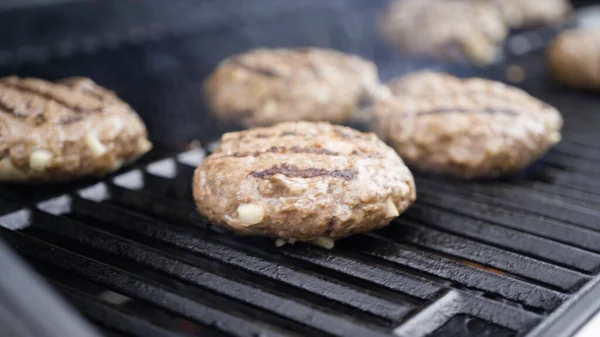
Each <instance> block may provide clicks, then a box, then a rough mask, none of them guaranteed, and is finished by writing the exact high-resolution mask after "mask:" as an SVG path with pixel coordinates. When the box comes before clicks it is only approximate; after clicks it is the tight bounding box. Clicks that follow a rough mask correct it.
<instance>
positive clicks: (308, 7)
mask: <svg viewBox="0 0 600 337" xmlns="http://www.w3.org/2000/svg"><path fill="white" fill-rule="evenodd" d="M284 3H285V4H284ZM384 3H385V2H384V1H369V0H336V1H334V0H331V1H319V0H314V1H303V2H300V1H297V2H296V1H294V2H292V1H288V2H284V1H275V0H271V1H267V0H254V1H252V5H251V4H250V2H247V1H242V0H236V1H234V0H227V1H224V0H219V1H216V0H205V1H186V0H180V1H174V2H167V1H161V0H152V1H143V2H140V1H117V0H107V1H97V2H87V1H77V2H74V3H70V2H67V3H63V4H60V5H54V6H47V7H39V8H34V9H31V8H30V9H26V10H13V11H8V12H0V25H1V26H2V27H3V29H2V30H0V40H1V41H3V44H2V47H3V48H4V49H2V50H0V76H5V75H10V74H18V75H21V76H37V77H45V78H50V79H54V78H60V77H65V76H71V75H83V76H89V77H92V78H93V79H95V80H96V81H97V82H98V83H100V84H102V85H104V86H106V87H109V88H112V89H114V90H115V91H116V92H117V93H118V94H119V95H120V96H121V97H122V98H123V99H124V100H125V101H127V102H129V103H130V104H131V105H132V106H133V107H134V109H135V110H137V111H138V112H139V113H140V115H141V116H142V118H143V119H144V120H145V122H146V124H147V125H148V128H149V132H150V135H151V138H152V140H153V141H154V142H155V144H156V145H157V146H156V148H155V149H154V150H153V151H152V152H151V153H150V154H148V155H147V156H146V157H144V158H143V159H142V160H140V161H139V162H137V163H135V164H133V165H132V166H130V167H127V168H124V169H122V170H121V171H119V172H117V173H115V174H113V175H111V176H109V177H107V178H105V179H96V180H93V179H92V180H83V181H77V182H74V183H70V184H61V185H35V186H20V185H3V186H1V187H0V238H1V239H2V240H3V241H4V242H5V243H7V244H8V246H9V247H10V248H11V249H12V250H13V251H14V252H16V253H18V255H20V256H21V257H22V258H24V260H25V261H26V262H27V264H28V265H29V266H31V267H33V268H34V269H35V271H36V272H37V273H39V275H40V276H41V277H42V278H43V279H44V280H45V281H47V282H46V283H47V284H48V285H50V288H52V289H53V290H54V291H56V292H57V293H58V294H59V295H60V296H61V297H62V298H64V299H66V301H67V302H68V303H70V304H71V305H72V306H73V307H74V308H75V309H77V310H78V311H79V312H80V313H81V314H82V315H83V316H84V317H85V318H86V319H87V320H88V321H90V322H91V323H93V325H94V326H95V329H97V330H98V331H99V332H100V333H101V334H103V335H105V336H143V337H162V336H165V337H167V336H169V337H172V336H173V337H174V336H189V335H195V336H248V337H258V336H261V337H262V336H306V335H311V336H347V337H351V336H357V337H361V336H392V335H396V336H403V337H404V336H406V337H413V336H414V337H421V336H423V337H425V336H427V337H446V336H461V337H463V336H465V337H466V336H490V337H509V336H529V337H545V336H553V337H554V336H556V337H559V336H572V334H573V333H574V332H575V331H577V330H578V329H579V328H580V327H581V326H582V325H583V324H585V323H586V322H587V321H588V320H589V319H590V317H591V316H593V314H594V313H595V312H596V311H597V310H598V309H599V308H600V300H598V299H599V298H600V283H599V282H600V207H599V206H600V199H599V196H600V193H599V192H598V191H599V189H600V169H599V168H598V163H600V145H599V143H598V139H599V137H598V135H597V132H596V130H595V128H596V126H597V125H600V115H598V110H599V109H600V97H598V96H594V95H592V94H587V93H581V92H576V91H570V90H567V89H565V88H562V87H560V86H558V85H556V84H554V83H553V82H552V81H551V80H550V78H549V75H548V74H547V71H546V69H545V67H544V64H543V63H544V62H543V61H542V60H543V47H544V46H545V45H546V44H547V42H548V41H549V39H550V38H551V37H552V35H553V34H554V33H555V30H552V29H546V30H536V31H524V32H516V33H515V35H514V36H513V37H511V39H513V40H512V41H513V42H514V41H515V39H517V40H519V39H520V40H521V41H526V42H527V44H526V48H525V49H523V48H522V43H521V48H518V49H511V48H510V47H511V43H512V42H511V40H509V42H508V44H507V53H506V56H505V58H504V59H503V60H502V61H500V62H499V63H497V64H495V65H493V66H492V67H490V68H487V69H483V70H475V69H472V68H469V67H466V66H452V67H449V66H439V65H435V64H429V63H428V62H427V61H423V60H414V59H410V58H407V57H405V56H402V55H398V54H395V53H394V52H393V51H392V50H391V49H390V48H389V47H385V45H384V44H383V42H381V41H379V40H378V38H376V32H375V29H374V20H375V18H376V16H375V14H376V13H377V12H378V11H379V10H380V8H381V6H382V5H383V4H384ZM91 13H93V15H90V14H91ZM307 17H310V20H308V19H307ZM84 18H85V19H84ZM25 21H26V22H31V23H33V24H31V25H30V26H28V27H23V26H22V25H21V24H20V22H25ZM14 27H20V28H19V29H14ZM275 27H276V28H275ZM296 45H316V46H323V47H331V48H336V49H339V50H342V51H347V52H354V53H357V54H361V55H363V56H366V57H368V58H371V59H374V60H375V61H376V62H377V63H378V64H379V65H380V69H381V76H382V78H383V79H389V78H391V77H394V76H397V75H400V74H403V73H406V72H408V71H410V70H415V69H418V68H421V67H432V68H437V69H442V70H446V71H450V72H453V73H455V74H458V75H460V76H483V77H487V78H492V79H497V80H503V81H505V80H506V69H507V67H508V66H511V65H512V66H515V65H516V66H520V67H522V68H523V69H524V70H525V72H526V79H525V81H524V82H522V83H520V84H519V86H520V87H522V88H524V89H525V90H527V91H528V92H530V93H531V94H533V95H534V96H537V97H539V98H540V99H542V100H544V101H546V102H548V103H549V104H552V105H554V106H556V107H557V108H558V109H559V110H560V111H561V112H562V113H563V116H564V119H565V128H564V140H563V141H562V142H561V143H560V144H559V145H558V146H556V148H554V149H553V150H551V151H550V152H549V153H548V154H547V155H546V156H545V157H544V158H543V159H542V160H540V161H539V162H538V163H536V164H534V165H533V166H532V167H531V168H529V169H528V170H526V171H524V172H522V173H520V174H518V175H517V176H515V177H507V178H503V179H501V180H494V181H478V182H463V181H457V180H453V179H450V178H443V177H438V176H433V175H426V174H421V173H417V174H416V182H417V188H418V201H417V202H416V204H415V205H414V206H412V207H411V208H410V209H409V210H408V211H407V212H406V213H405V214H402V215H401V216H400V217H399V218H398V219H396V220H394V222H393V223H392V224H391V225H390V226H389V227H387V228H384V229H382V230H378V231H376V232H373V233H367V234H359V235H355V236H353V237H350V238H347V239H344V240H341V241H338V242H337V243H336V247H335V248H334V249H332V250H330V251H328V250H324V249H321V248H317V247H312V246H308V245H304V244H296V245H286V246H284V247H281V248H275V247H274V245H273V240H272V239H264V238H253V237H236V236H233V235H231V234H230V233H226V232H224V231H222V230H220V229H218V228H215V227H213V226H211V225H210V224H209V223H208V222H207V221H206V220H205V219H204V218H202V217H201V216H200V215H199V214H198V213H197V212H196V210H195V206H194V203H193V200H192V197H191V186H190V185H191V179H192V175H193V170H194V168H195V167H196V166H197V164H198V163H199V162H201V161H202V159H203V158H204V157H205V156H206V155H207V154H209V153H210V150H211V149H212V148H213V147H214V145H215V144H214V141H215V140H217V139H218V138H219V136H220V134H221V133H222V132H224V131H226V130H232V129H231V126H228V125H221V124H218V123H216V122H214V121H213V120H212V119H210V117H208V114H207V112H206V111H205V109H204V107H203V102H202V100H201V97H200V95H199V93H200V85H201V83H202V80H203V78H204V77H205V76H206V74H207V73H208V72H210V71H211V70H212V69H213V68H214V66H215V64H216V63H217V62H218V61H219V60H221V59H222V58H224V57H226V56H228V55H230V54H231V53H236V52H241V51H244V50H247V49H249V48H252V47H257V46H296ZM193 140H194V141H193ZM192 141H193V142H192ZM190 143H191V145H188V144H190ZM199 144H200V145H199ZM0 248H2V247H1V246H0ZM3 261H5V262H3ZM19 261H20V259H18V258H16V256H14V257H13V256H12V254H11V253H9V252H5V253H3V250H2V249H0V263H1V264H0V265H2V266H3V267H2V268H3V269H4V270H5V272H8V273H9V274H4V276H0V298H9V299H11V298H12V299H17V300H14V301H10V300H6V301H2V303H0V321H2V322H4V323H5V325H6V326H7V327H11V324H10V323H22V324H25V325H27V324H29V325H30V326H42V327H43V326H44V325H43V324H39V325H38V323H36V322H37V321H40V322H43V321H44V319H45V318H48V317H59V316H60V315H59V313H66V315H63V316H60V318H56V320H55V321H54V322H56V325H57V326H55V327H54V328H56V331H54V330H52V329H46V330H44V329H41V328H40V329H38V332H37V334H23V335H24V336H25V335H26V336H30V335H31V336H36V337H37V336H52V337H54V336H71V335H72V336H80V335H81V336H82V337H83V335H82V334H83V332H81V331H83V330H77V329H79V328H84V327H83V325H80V322H78V321H77V320H75V319H76V318H77V317H76V316H77V315H76V314H75V311H73V312H71V311H69V308H68V307H65V308H63V307H62V306H61V305H60V303H59V304H57V305H58V306H56V307H55V306H53V304H51V302H52V301H50V300H55V299H54V298H50V299H48V301H49V302H45V301H42V298H44V299H45V297H43V296H46V295H44V293H47V292H43V290H44V288H40V287H42V285H41V283H40V284H38V282H37V281H36V279H35V277H33V274H32V275H29V273H27V270H25V271H24V272H25V274H24V275H22V274H21V271H22V269H23V268H21V267H22V266H21V265H20V263H19ZM13 268H15V269H13ZM30 281H31V282H30ZM6 289H12V292H11V291H7V290H6ZM15 289H17V290H15ZM19 290H20V291H19ZM34 294H35V295H36V296H34ZM27 296H29V297H27ZM38 296H39V297H38ZM50 296H52V294H50ZM18 298H21V301H19V300H18ZM23 298H25V299H26V300H25V301H23V300H22V299H23ZM36 301H39V305H37V306H36V305H31V302H33V303H35V302H36ZM14 303H29V305H28V306H27V308H25V307H24V306H21V307H19V308H20V311H17V312H16V313H15V312H13V315H12V316H10V317H12V318H11V320H7V319H6V318H5V317H8V316H5V315H3V313H5V312H10V310H11V309H15V307H11V304H14ZM63 310H66V311H63ZM57 312H58V313H57ZM16 325H18V324H13V328H14V329H16V331H19V329H18V327H15V326H16ZM46 327H48V325H46ZM60 328H64V329H65V330H63V334H62V335H61V334H60V333H59V331H60ZM5 329H6V328H5ZM33 330H35V329H33ZM51 330H52V331H51ZM9 331H10V330H9ZM65 331H70V334H69V333H67V332H65ZM75 331H78V332H75ZM0 332H2V330H0ZM15 335H16V336H21V335H19V334H15Z"/></svg>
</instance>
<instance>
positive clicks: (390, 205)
mask: <svg viewBox="0 0 600 337" xmlns="http://www.w3.org/2000/svg"><path fill="white" fill-rule="evenodd" d="M398 215H400V212H398V208H397V207H396V205H394V200H393V199H392V197H389V198H387V199H386V200H385V217H386V219H389V218H395V217H397V216H398Z"/></svg>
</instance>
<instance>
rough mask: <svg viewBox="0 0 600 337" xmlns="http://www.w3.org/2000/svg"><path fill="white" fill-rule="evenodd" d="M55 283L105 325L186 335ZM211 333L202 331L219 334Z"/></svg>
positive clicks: (144, 335)
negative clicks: (155, 324) (150, 322)
mask: <svg viewBox="0 0 600 337" xmlns="http://www.w3.org/2000/svg"><path fill="white" fill-rule="evenodd" d="M53 285H54V286H55V287H57V288H58V290H59V291H60V292H61V293H62V294H63V295H65V296H66V298H67V299H68V300H69V302H71V304H73V305H74V306H75V307H77V309H79V310H80V311H81V312H82V313H83V314H84V315H85V316H87V317H88V318H89V319H91V320H92V321H94V322H95V323H97V324H99V325H101V326H103V327H107V328H109V329H111V330H117V331H120V332H122V333H125V334H128V335H133V336H140V337H184V335H182V334H179V333H176V332H173V331H169V330H165V329H163V328H160V327H157V326H154V325H151V324H149V323H148V322H147V321H146V320H143V319H139V318H137V317H134V316H131V315H127V314H125V313H123V312H121V311H119V310H118V309H117V308H113V307H112V306H110V305H108V304H101V303H100V302H99V301H97V300H94V299H92V298H90V297H89V296H86V295H84V294H82V293H80V292H78V291H76V290H73V289H69V288H67V287H65V286H62V285H60V284H57V283H53ZM209 333H211V332H209V331H208V330H205V331H202V335H203V336H217V335H216V334H215V333H214V332H213V333H212V334H210V335H209ZM219 336H223V335H222V334H219Z"/></svg>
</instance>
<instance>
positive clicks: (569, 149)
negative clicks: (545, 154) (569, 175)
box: [551, 134, 600, 161]
mask: <svg viewBox="0 0 600 337" xmlns="http://www.w3.org/2000/svg"><path fill="white" fill-rule="evenodd" d="M571 138H573V135H571V134H570V135H569V139H564V140H562V141H561V142H560V143H558V145H557V146H555V147H554V148H553V149H552V151H551V153H553V152H557V153H560V154H561V156H563V155H566V156H569V157H572V158H581V159H588V160H592V161H600V147H591V145H593V144H590V145H583V144H580V143H577V142H574V141H572V140H571Z"/></svg>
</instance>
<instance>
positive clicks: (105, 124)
mask: <svg viewBox="0 0 600 337" xmlns="http://www.w3.org/2000/svg"><path fill="white" fill-rule="evenodd" d="M151 148H152V144H151V143H150V142H149V141H148V139H147V136H146V127H145V126H144V124H143V122H142V121H141V120H140V118H139V117H138V115H137V114H136V113H135V112H134V111H133V110H131V108H130V107H129V106H128V105H127V104H125V103H124V102H122V101H121V100H120V99H119V98H117V96H115V94H114V93H113V92H111V91H108V90H106V89H104V88H101V87H99V86H98V85H96V84H95V83H94V82H93V81H92V80H90V79H86V78H68V79H64V80H62V81H58V82H48V81H44V80H41V79H34V78H18V77H5V78H0V155H1V157H0V181H64V180H72V179H75V178H79V177H83V176H101V175H104V174H107V173H109V172H112V171H115V170H117V169H118V168H120V167H121V166H122V165H123V164H124V163H128V162H131V161H133V160H135V159H136V158H138V157H139V156H141V155H142V154H144V153H146V152H148V151H149V150H150V149H151Z"/></svg>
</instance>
